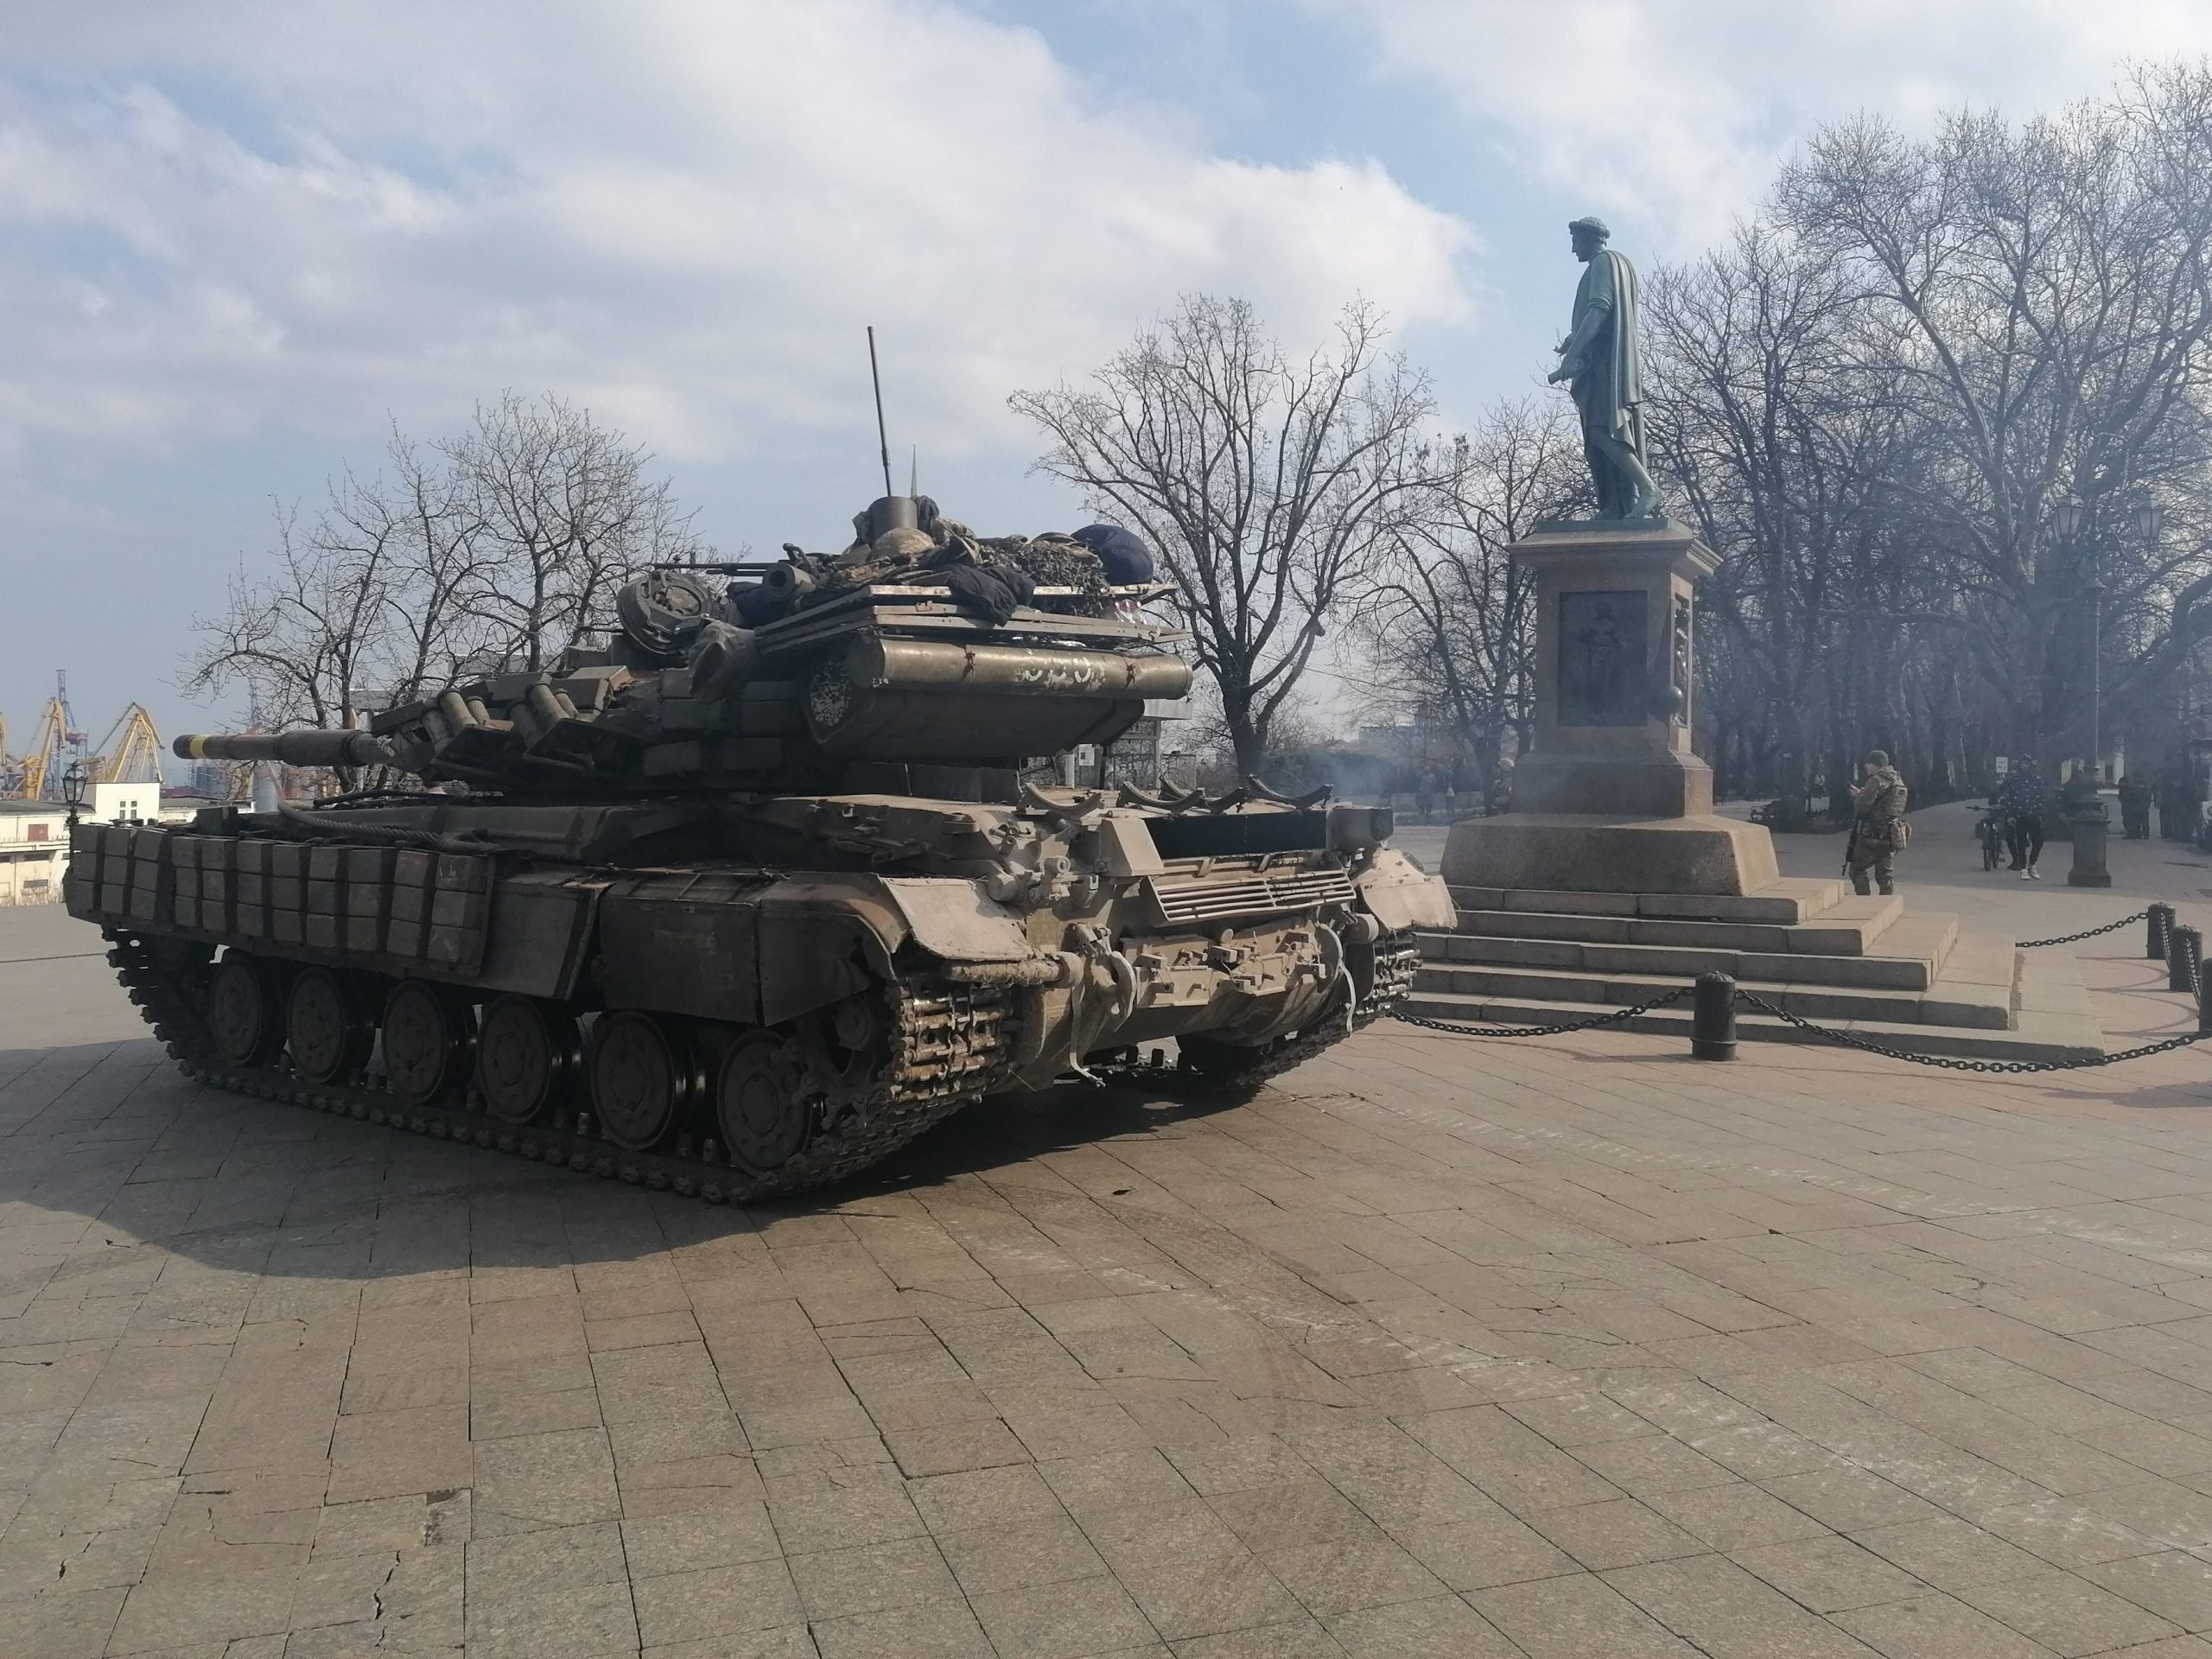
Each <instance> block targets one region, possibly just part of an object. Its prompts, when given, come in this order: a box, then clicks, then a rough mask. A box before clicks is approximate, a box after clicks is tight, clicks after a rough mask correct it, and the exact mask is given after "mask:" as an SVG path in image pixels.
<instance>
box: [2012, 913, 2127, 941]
mask: <svg viewBox="0 0 2212 1659" xmlns="http://www.w3.org/2000/svg"><path fill="white" fill-rule="evenodd" d="M2150 913H2151V911H2150V907H2149V906H2147V905H2146V906H2144V908H2142V909H2141V910H2139V911H2135V912H2132V913H2130V914H2128V915H2126V916H2123V917H2121V918H2120V919H2119V920H2118V921H2116V922H2107V923H2106V924H2105V925H2103V926H2102V927H2092V928H2087V929H2084V930H2083V931H2081V932H2079V933H2062V934H2060V935H2059V936H2058V937H2057V938H2055V939H2015V940H2013V941H2012V948H2013V949H2014V950H2037V949H2038V948H2039V947H2041V946H2043V945H2046V944H2076V943H2078V942H2079V941H2081V940H2082V939H2094V938H2096V937H2097V935H2098V934H2100V933H2117V932H2119V931H2120V929H2121V928H2123V927H2126V925H2128V924H2129V923H2131V922H2139V921H2141V920H2142V919H2143V918H2145V916H2148V915H2149V914H2150Z"/></svg>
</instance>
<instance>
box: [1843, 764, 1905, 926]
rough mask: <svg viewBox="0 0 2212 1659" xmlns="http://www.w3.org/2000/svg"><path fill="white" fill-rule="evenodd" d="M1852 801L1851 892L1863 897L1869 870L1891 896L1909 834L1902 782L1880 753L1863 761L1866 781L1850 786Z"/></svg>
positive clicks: (1848, 867) (1847, 863)
mask: <svg viewBox="0 0 2212 1659" xmlns="http://www.w3.org/2000/svg"><path fill="white" fill-rule="evenodd" d="M1851 800H1852V804H1853V806H1855V807H1856V808H1857V809H1858V812H1859V819H1858V822H1857V823H1855V824H1854V825H1853V828H1852V832H1851V850H1850V852H1849V854H1848V855H1847V857H1846V859H1845V862H1844V868H1845V869H1846V870H1847V872H1848V873H1849V874H1850V876H1851V886H1852V890H1853V892H1855V893H1866V891H1867V884H1866V873H1867V872H1868V871H1869V870H1872V872H1873V874H1874V880H1876V881H1877V882H1878V883H1879V884H1880V886H1881V889H1882V891H1883V892H1884V893H1894V892H1895V891H1896V890H1897V888H1896V886H1895V883H1896V880H1897V855H1898V853H1900V852H1902V851H1903V850H1904V845H1905V842H1906V841H1907V840H1908V839H1909V836H1910V832H1909V831H1908V829H1906V827H1905V821H1904V806H1905V786H1904V779H1903V778H1902V777H1900V776H1898V774H1897V768H1896V767H1895V766H1891V764H1890V757H1889V756H1888V755H1886V754H1885V753H1883V752H1882V751H1881V750H1879V749H1876V750H1875V751H1874V752H1873V753H1871V754H1869V755H1868V756H1867V757H1866V780H1865V781H1864V782H1862V783H1859V784H1856V785H1853V786H1852V791H1851Z"/></svg>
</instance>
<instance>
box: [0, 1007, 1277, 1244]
mask: <svg viewBox="0 0 2212 1659" xmlns="http://www.w3.org/2000/svg"><path fill="white" fill-rule="evenodd" d="M1241 1103H1242V1100H1241V1099H1240V1098H1239V1097H1237V1096H1217V1097H1211V1098H1208V1099H1205V1100H1184V1099H1170V1098H1167V1097H1166V1096H1159V1095H1155V1094H1151V1093H1147V1092H1142V1091H1139V1090H1131V1089H1104V1088H1089V1087H1083V1086H1078V1085H1071V1086H1069V1087H1065V1088H1061V1089H1056V1090H1049V1091H1046V1092H1043V1093H1039V1094H1034V1095H1013V1096H997V1097H994V1098H992V1099H989V1100H986V1101H983V1102H980V1103H977V1104H976V1105H975V1106H972V1107H970V1108H969V1109H966V1110H965V1111H963V1112H961V1113H960V1114H958V1115H957V1116H955V1117H953V1118H952V1119H950V1121H948V1122H945V1123H943V1124H941V1125H939V1126H938V1128H936V1129H934V1130H932V1131H931V1132H930V1133H929V1134H928V1135H925V1136H923V1137H922V1138H921V1139H920V1140H919V1141H916V1142H915V1143H914V1144H912V1146H910V1147H906V1148H904V1149H902V1150H901V1151H900V1152H899V1153H898V1154H895V1155H894V1156H893V1157H891V1158H889V1159H887V1160H885V1161H884V1162H883V1163H882V1164H880V1165H878V1166H876V1167H875V1168H874V1169H873V1170H871V1171H869V1172H868V1173H866V1174H864V1175H862V1176H861V1177H859V1178H857V1179H853V1180H849V1181H846V1182H844V1183H842V1184H841V1185H836V1186H830V1187H825V1188H822V1189H819V1190H817V1191H815V1192H803V1193H799V1194H796V1195H793V1196H791V1197H789V1198H781V1199H778V1200H775V1201H772V1202H770V1203H764V1204H758V1205H747V1206H738V1205H709V1204H706V1203H704V1202H702V1201H701V1200H698V1199H696V1198H679V1197H677V1196H675V1195H673V1194H670V1193H661V1192H652V1191H650V1190H648V1189H645V1188H643V1187H631V1186H625V1185H621V1184H620V1183H619V1182H614V1181H608V1180H604V1179H599V1178H596V1177H593V1176H588V1175H582V1174H576V1173H571V1172H569V1171H567V1170H564V1169H556V1168H549V1167H546V1166H541V1165H537V1164H533V1163H531V1162H528V1161H526V1160H523V1159H521V1158H519V1157H516V1156H512V1155H510V1154H499V1153H494V1152H486V1151H481V1150H479V1149H477V1148H475V1147H462V1146H455V1145H454V1144H452V1143H450V1142H448V1141H436V1140H433V1139H430V1138H429V1137H427V1136H421V1135H412V1134H409V1133H407V1132H405V1131H402V1130H395V1129H391V1128H385V1127H382V1126H380V1125H375V1124H370V1123H364V1122H356V1121H354V1120H352V1119H347V1118H336V1117H330V1116H324V1115H322V1114H321V1113H317V1112H313V1111H309V1110H308V1109H303V1108H301V1107H296V1106H289V1105H283V1104H278V1103H271V1102H266V1101H259V1100H252V1099H248V1098H245V1097H244V1096H236V1095H231V1094H228V1093H226V1092H223V1091H220V1090H212V1089H209V1088H207V1087H205V1086H203V1085H200V1084H194V1083H192V1082H189V1081H188V1080H187V1079H186V1078H185V1077H182V1076H181V1075H180V1074H179V1073H178V1072H177V1071H175V1068H174V1066H173V1065H171V1063H170V1062H169V1061H168V1058H166V1057H165V1056H164V1055H163V1054H162V1051H161V1049H160V1048H159V1047H158V1046H156V1044H155V1043H154V1042H152V1041H151V1040H150V1039H137V1040H134V1041H130V1042H123V1043H91V1044H78V1045H73V1046H60V1047H54V1048H47V1049H11V1050H0V1251H4V1249H5V1248H6V1246H5V1240H6V1237H7V1233H8V1231H9V1230H11V1229H13V1228H16V1227H21V1226H26V1225H29V1226H47V1225H51V1224H53V1223H54V1222H56V1221H59V1220H61V1219H63V1218H66V1217H75V1218H77V1220H79V1222H92V1223H96V1224H98V1226H99V1228H100V1229H103V1230H106V1231H107V1232H108V1233H109V1234H110V1235H111V1237H110V1240H109V1242H111V1243H115V1244H118V1245H130V1244H139V1243H158V1244H159V1245H160V1246H161V1247H162V1249H165V1250H168V1251H169V1252H172V1253H175V1254H176V1255H182V1256H185V1257H187V1258H188V1259H191V1260H194V1261H199V1262H205V1263H207V1264H209V1265H213V1266H220V1267H224V1268H242V1269H245V1270H251V1271H257V1272H264V1273H269V1274H279V1275H282V1274H300V1275H306V1276H315V1277H326V1278H375V1277H382V1276H386V1275H391V1274H419V1273H424V1272H435V1271H440V1270H451V1269H461V1268H471V1269H474V1270H478V1271H481V1270H484V1269H486V1268H499V1267H522V1266H536V1265H543V1264H545V1263H548V1262H569V1261H573V1262H585V1261H611V1260H626V1259H631V1258H633V1257H635V1256H638V1255H649V1254H652V1253H655V1252H658V1251H660V1250H664V1249H668V1248H670V1247H671V1245H672V1244H682V1243H703V1242H706V1241H709V1240H711V1239H714V1238H716V1237H721V1236H731V1235H735V1234H742V1233H747V1232H752V1231H755V1230H759V1228H760V1227H761V1226H762V1225H764V1224H766V1223H767V1222H768V1221H770V1220H772V1219H777V1218H781V1217H791V1216H798V1215H810V1214H819V1213H823V1212H827V1211H851V1210H854V1209H863V1210H864V1209H866V1208H867V1206H868V1204H869V1202H870V1201H871V1200H872V1199H880V1198H885V1197H887V1196H890V1195H894V1194H897V1193H900V1192H907V1191H910V1190H912V1189H915V1188H918V1187H932V1186H938V1185H944V1184H945V1183H947V1182H949V1181H952V1180H954V1179H957V1178H959V1177H961V1176H964V1175H969V1174H975V1173H983V1172H988V1171H991V1170H996V1169H1002V1168H1005V1167H1007V1166H1010V1165H1014V1164H1018V1163H1020V1162H1022V1161H1023V1160H1028V1159H1033V1158H1037V1157H1039V1156H1043V1155H1045V1154H1050V1153H1054V1152H1060V1151H1065V1150H1069V1149H1071V1148H1075V1147H1082V1146H1085V1145H1089V1144H1092V1143H1095V1142H1096V1141H1103V1140H1106V1139H1109V1138H1113V1137H1127V1136H1130V1135H1150V1134H1154V1133H1157V1132H1159V1131H1160V1130H1162V1129H1165V1128H1171V1127H1173V1125H1175V1124H1177V1123H1179V1122H1186V1121H1189V1120H1192V1119H1193V1118H1198V1117H1205V1116H1212V1115H1214V1114H1217V1113H1219V1112H1222V1111H1225V1110H1229V1109H1234V1108H1235V1107H1236V1106H1237V1105H1239V1104H1241ZM0 1271H4V1268H0Z"/></svg>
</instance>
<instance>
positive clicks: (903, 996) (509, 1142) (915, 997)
mask: <svg viewBox="0 0 2212 1659" xmlns="http://www.w3.org/2000/svg"><path fill="white" fill-rule="evenodd" d="M104 931H105V937H106V938H107V940H108V942H109V950H108V961H109V962H110V963H111V964H112V965H113V967H114V968H115V970H116V975H117V977H118V979H120V980H121V981H122V982H123V986H124V990H125V991H127V992H128V993H129V995H130V1000H131V1001H132V1002H134V1003H136V1004H137V1007H138V1008H139V1010H140V1012H141V1013H143V1014H144V1016H145V1018H146V1020H147V1023H148V1024H149V1025H150V1026H152V1027H153V1028H154V1035H155V1036H156V1038H157V1039H160V1040H161V1042H162V1045H163V1046H164V1047H165V1048H166V1049H167V1050H168V1054H169V1057H170V1058H172V1059H175V1060H176V1061H177V1062H178V1063H179V1065H180V1067H181V1070H182V1071H183V1072H184V1075H185V1076H186V1077H190V1078H192V1079H193V1080H194V1081H195V1082H199V1083H204V1084H209V1085H210V1086H212V1087H214V1088H218V1089H224V1090H229V1091H230V1092H232V1093H233V1094H239V1095H246V1096H251V1097H253V1098H256V1099H259V1100H273V1101H281V1102H283V1103H286V1104H288V1105H293V1106H302V1107H305V1108H307V1109H309V1110H311V1111H321V1112H328V1113H330V1114H332V1115H333V1116H339V1117H352V1118H356V1119H359V1120H361V1121H364V1122H370V1123H376V1124H381V1125H384V1126H385V1127H387V1128H396V1129H407V1130H411V1131H412V1132H413V1133H415V1134H416V1135H429V1136H431V1137H433V1138H434V1139H436V1140H440V1141H459V1142H461V1143H462V1144H464V1145H467V1146H473V1147H480V1148H483V1149H485V1150H487V1151H495V1152H503V1153H507V1154H512V1155H515V1156H519V1157H522V1158H525V1159H528V1160H531V1161H533V1162H537V1163H542V1164H552V1165H557V1166H562V1167H564V1168H568V1169H571V1170H575V1171H576V1172H577V1173H582V1174H590V1175H597V1176H600V1177H601V1178H602V1179H608V1180H620V1181H626V1182H629V1183H632V1184H633V1185H644V1186H648V1187H651V1188H652V1189H653V1190H655V1191H657V1192H675V1193H677V1194H678V1195H680V1196H683V1197H686V1198H692V1197H696V1198H702V1199H704V1200H706V1201H707V1202H708V1203H709V1204H724V1203H728V1204H742V1203H750V1202H753V1201H754V1200H757V1199H762V1198H773V1197H776V1196H777V1195H779V1194H781V1193H785V1192H800V1191H803V1190H804V1189H805V1188H808V1187H813V1186H823V1185H829V1184H831V1183H833V1182H836V1181H841V1180H844V1179H847V1178H849V1177H850V1176H854V1175H857V1174H859V1173H861V1171H863V1170H865V1169H867V1168H868V1167H869V1166H871V1165H873V1164H876V1163H880V1162H881V1161H882V1160H884V1159H885V1158H887V1157H888V1156H890V1155H891V1154H893V1152H896V1151H897V1150H898V1149H899V1147H903V1146H905V1145H906V1143H907V1142H908V1141H912V1140H913V1139H914V1138H915V1137H917V1136H918V1135H921V1134H922V1133H924V1132H925V1130H928V1129H930V1128H934V1127H935V1126H936V1125H938V1123H940V1122H944V1120H945V1119H946V1118H948V1117H950V1116H952V1115H953V1113H955V1112H957V1111H958V1110H959V1109H961V1108H962V1107H963V1106H965V1105H968V1104H969V1103H971V1102H973V1101H976V1100H977V1099H979V1098H981V1097H982V1095H983V1094H984V1093H985V1091H986V1090H988V1089H989V1087H990V1086H991V1085H992V1084H994V1083H995V1082H997V1081H998V1080H999V1079H1000V1077H1001V1076H1002V1075H1003V1074H1004V1072H1005V1070H1006V1065H1007V1051H1008V1049H1009V1047H1010V1044H1009V1041H1008V1037H1009V1032H1008V1025H1009V1019H1008V1015H1007V1009H1006V1007H1005V1005H1004V1002H1003V1001H1002V997H1001V994H1000V993H999V992H997V991H995V990H993V989H991V988H985V987H969V986H954V985H951V984H949V983H944V982H931V981H928V980H925V981H923V982H919V983H918V984H915V985H911V986H902V987H899V988H897V994H896V995H894V997H893V1035H892V1058H891V1064H890V1066H889V1068H888V1073H887V1086H886V1087H884V1088H883V1089H880V1090H878V1091H876V1095H875V1097H874V1101H873V1103H872V1107H873V1109H871V1110H870V1111H868V1113H867V1114H865V1115H861V1114H858V1113H848V1114H846V1115H845V1116H843V1117H842V1118H840V1119H839V1120H837V1121H836V1122H834V1123H832V1124H831V1125H830V1126H829V1128H827V1129H825V1130H823V1131H822V1132H821V1133H819V1134H817V1135H816V1136H815V1137H814V1139H813V1140H812V1141H810V1142H809V1143H808V1145H807V1146H806V1147H805V1148H804V1150H803V1151H801V1152H800V1153H799V1154H798V1156H797V1157H795V1158H793V1159H792V1160H791V1161H790V1162H789V1163H787V1164H785V1166H783V1167H782V1168H781V1169H779V1170H778V1171H776V1172H775V1173H773V1174H772V1175H768V1176H765V1177H762V1176H754V1175H752V1174H749V1173H747V1172H746V1171H744V1170H741V1169H738V1168H735V1167H733V1166H728V1165H727V1164H721V1163H710V1162H709V1161H708V1160H706V1159H704V1158H702V1157H698V1156H693V1155H688V1154H689V1153H690V1147H689V1146H687V1141H689V1140H690V1137H682V1138H679V1139H678V1141H677V1149H676V1151H675V1152H673V1153H669V1152H652V1153H632V1152H624V1151H622V1150H621V1149H620V1148H619V1147H614V1146H613V1145H611V1144H609V1143H608V1142H607V1141H602V1140H601V1139H599V1138H598V1137H597V1136H595V1135H590V1134H588V1133H579V1132H578V1129H577V1128H576V1122H575V1115H574V1114H569V1113H563V1114H556V1116H555V1117H554V1119H553V1121H552V1122H550V1123H547V1124H531V1125H529V1126H528V1127H526V1128H512V1127H510V1126H509V1125H506V1124H505V1123H501V1122H497V1121H496V1120H494V1119H492V1118H489V1117H486V1116H485V1115H484V1114H483V1113H481V1112H479V1111H474V1110H472V1109H469V1108H468V1107H467V1105H465V1104H464V1103H460V1102H455V1103H452V1104H448V1105H440V1106H433V1107H425V1108H421V1109H414V1108H409V1107H406V1106H404V1105H402V1104H401V1103H399V1102H397V1101H396V1100H394V1099H393V1098H392V1097H391V1095H390V1094H388V1093H386V1092H385V1090H382V1089H380V1088H378V1087H377V1086H376V1079H375V1077H373V1075H372V1076H370V1077H365V1078H364V1079H362V1080H360V1081H359V1082H356V1083H353V1084H315V1083H310V1082H308V1081H307V1080H306V1079H305V1078H302V1077H296V1076H295V1075H294V1074H293V1073H292V1072H290V1071H288V1070H286V1069H285V1068H284V1067H283V1065H281V1064H278V1065H265V1066H252V1067H246V1066H233V1065H228V1064H226V1062H225V1061H224V1060H223V1059H222V1058H221V1057H220V1056H219V1054H217V1052H215V1043H214V1038H213V1033H211V1032H210V1031H209V1030H208V1027H207V1019H206V1017H205V1014H204V1013H203V1009H204V1007H205V1006H206V999H207V981H208V978H209V969H210V967H211V965H212V964H211V963H207V962H193V961H188V960H181V959H175V958H170V957H165V956H164V955H163V954H162V952H160V951H159V950H156V949H155V948H154V946H153V944H152V943H151V942H150V941H149V940H148V939H147V938H145V937H144V936H143V935H140V934H136V933H131V932H128V931H123V930H119V929H115V928H109V929H106V930H104Z"/></svg>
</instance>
